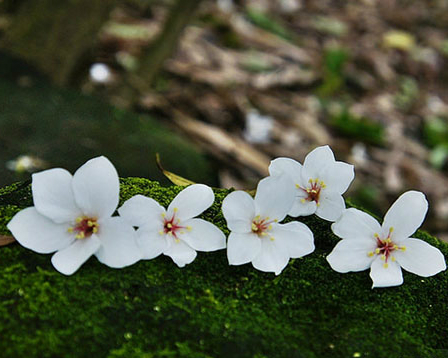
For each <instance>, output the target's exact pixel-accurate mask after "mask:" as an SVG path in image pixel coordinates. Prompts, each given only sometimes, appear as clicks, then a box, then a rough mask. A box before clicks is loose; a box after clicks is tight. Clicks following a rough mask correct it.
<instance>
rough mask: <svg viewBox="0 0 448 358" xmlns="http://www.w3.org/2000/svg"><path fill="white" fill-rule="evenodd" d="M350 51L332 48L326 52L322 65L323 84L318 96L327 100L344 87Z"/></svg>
mask: <svg viewBox="0 0 448 358" xmlns="http://www.w3.org/2000/svg"><path fill="white" fill-rule="evenodd" d="M349 57H350V56H349V52H348V50H346V49H344V48H341V47H332V48H329V49H327V50H326V51H325V53H324V56H323V64H322V67H323V68H322V84H321V85H320V86H319V88H318V89H317V95H318V96H319V97H321V98H326V97H330V96H333V95H335V94H337V93H338V92H339V91H340V90H341V88H342V87H343V86H344V81H345V79H344V66H345V64H346V63H347V61H348V59H349Z"/></svg>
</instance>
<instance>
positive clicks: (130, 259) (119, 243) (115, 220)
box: [95, 217, 141, 268]
mask: <svg viewBox="0 0 448 358" xmlns="http://www.w3.org/2000/svg"><path fill="white" fill-rule="evenodd" d="M98 226H99V227H98V234H97V235H98V238H99V239H100V241H101V247H100V249H99V250H98V251H97V252H96V253H95V255H96V257H97V258H98V260H99V261H100V262H101V263H103V264H105V265H107V266H109V267H113V268H121V267H125V266H129V265H132V264H134V263H136V262H137V261H138V260H140V259H141V251H140V249H139V247H138V246H137V240H136V239H137V237H136V233H135V230H134V229H133V227H132V226H131V225H130V224H129V223H128V222H127V221H126V220H124V219H123V218H120V217H112V218H107V219H104V220H101V221H99V222H98Z"/></svg>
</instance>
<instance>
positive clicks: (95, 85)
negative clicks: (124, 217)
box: [0, 0, 448, 240]
mask: <svg viewBox="0 0 448 358" xmlns="http://www.w3.org/2000/svg"><path fill="white" fill-rule="evenodd" d="M447 63H448V0H419V1H416V0H415V1H413V0H387V1H381V0H344V1H342V0H341V1H330V0H246V1H238V0H202V1H201V0H170V1H169V0H125V1H118V0H72V1H60V0H0V186H4V185H8V184H10V183H12V182H14V181H17V180H25V179H28V178H29V177H30V173H32V172H34V171H40V170H42V169H45V168H50V167H58V166H61V167H64V168H67V169H69V170H71V171H72V172H73V171H74V170H76V168H78V167H79V166H80V165H81V164H83V163H84V162H85V161H86V160H88V159H90V158H92V157H94V156H96V155H100V154H102V155H105V156H107V157H109V158H110V159H111V160H112V162H113V163H114V164H115V165H116V167H117V169H118V172H119V173H120V175H121V176H142V177H147V178H150V179H156V180H160V181H161V182H162V183H163V184H165V185H167V184H168V181H167V180H166V179H165V178H164V177H163V175H162V174H161V172H160V170H158V169H157V166H156V164H155V153H157V152H158V153H160V155H161V160H162V163H163V165H164V167H165V168H166V169H167V170H170V171H172V172H174V173H176V174H179V175H181V176H183V177H186V178H189V179H191V180H194V181H197V182H203V183H207V184H209V185H212V186H220V187H235V188H247V189H251V188H254V187H255V186H256V183H257V181H258V180H259V179H260V178H262V177H263V176H266V175H267V168H268V165H269V161H270V160H271V159H272V158H275V157H279V156H287V157H291V158H295V159H297V160H298V161H300V162H302V161H303V159H304V156H305V155H306V154H307V153H308V152H309V151H310V150H312V149H314V148H315V147H316V146H319V145H324V144H329V145H330V146H331V147H332V149H333V151H334V152H335V155H336V158H337V159H338V160H343V161H346V162H349V163H352V164H354V165H355V166H356V178H355V181H354V182H353V184H352V186H351V188H350V190H349V192H348V193H347V195H346V196H347V197H349V198H350V200H352V202H353V203H355V204H358V205H361V206H363V207H365V208H367V209H368V210H370V211H372V212H374V213H376V214H378V215H380V216H382V215H383V214H384V213H385V211H386V210H387V208H388V207H389V205H390V204H391V203H392V202H393V201H395V199H396V198H397V197H398V195H400V194H401V193H402V192H404V191H405V190H408V189H417V190H421V191H423V192H425V193H426V195H427V196H428V199H429V201H430V216H429V217H428V218H427V220H426V222H425V228H426V229H427V230H428V231H430V232H431V233H432V234H434V235H437V236H439V237H440V238H442V239H445V240H448V220H447V219H448V201H447V198H448V177H447V169H448V164H447V158H448V85H447V83H448V67H447Z"/></svg>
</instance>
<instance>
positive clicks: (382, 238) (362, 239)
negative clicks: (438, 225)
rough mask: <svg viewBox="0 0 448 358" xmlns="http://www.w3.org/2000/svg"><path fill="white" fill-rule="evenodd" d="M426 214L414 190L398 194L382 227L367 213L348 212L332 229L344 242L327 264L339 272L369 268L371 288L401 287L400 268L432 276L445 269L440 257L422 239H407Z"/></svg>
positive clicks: (420, 195) (421, 198) (424, 204)
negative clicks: (371, 281)
mask: <svg viewBox="0 0 448 358" xmlns="http://www.w3.org/2000/svg"><path fill="white" fill-rule="evenodd" d="M427 211H428V202H427V201H426V198H425V196H424V194H423V193H421V192H417V191H408V192H406V193H404V194H403V195H401V196H400V197H399V198H398V199H397V201H395V203H394V204H393V205H392V206H391V207H390V209H389V210H388V212H387V213H386V216H385V217H384V221H383V225H382V226H381V225H380V224H379V223H378V221H376V220H375V219H374V218H373V217H371V216H370V215H369V214H366V213H364V212H362V211H360V210H357V209H354V208H351V209H348V210H346V211H345V212H344V214H343V215H342V216H341V218H340V219H339V220H338V221H337V222H335V223H334V224H333V225H332V227H331V228H332V230H333V232H334V233H335V234H336V235H337V236H339V237H341V238H342V239H343V240H341V241H340V242H339V243H338V244H337V245H336V246H335V247H334V249H333V251H332V252H331V253H330V254H329V255H328V256H327V261H328V262H329V264H330V266H331V267H332V268H333V270H335V271H337V272H341V273H345V272H349V271H363V270H366V269H368V268H369V267H370V277H371V278H372V280H373V286H372V288H373V287H389V286H398V285H401V284H402V283H403V276H402V272H401V268H403V269H405V270H406V271H409V272H412V273H414V274H416V275H419V276H423V277H428V276H433V275H435V274H437V273H439V272H440V271H443V270H445V269H446V263H445V258H444V256H443V254H442V253H441V252H440V250H439V249H437V248H435V247H433V246H431V245H430V244H428V243H427V242H425V241H423V240H419V239H415V238H410V236H411V235H412V234H413V233H414V232H415V231H416V230H417V229H418V228H419V227H420V225H421V224H422V223H423V220H424V218H425V216H426V212H427Z"/></svg>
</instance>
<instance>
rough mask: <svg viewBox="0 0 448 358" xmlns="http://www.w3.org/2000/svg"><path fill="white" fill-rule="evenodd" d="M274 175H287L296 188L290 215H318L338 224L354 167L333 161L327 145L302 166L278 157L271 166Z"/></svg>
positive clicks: (320, 148)
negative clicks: (344, 195)
mask: <svg viewBox="0 0 448 358" xmlns="http://www.w3.org/2000/svg"><path fill="white" fill-rule="evenodd" d="M269 173H270V175H271V176H277V175H281V174H286V175H288V176H289V177H290V178H291V180H292V182H291V185H292V186H293V188H294V189H295V192H294V196H295V200H294V203H293V206H292V207H291V210H290V211H289V212H288V214H289V215H290V216H293V217H297V216H306V215H311V214H316V215H317V216H319V217H320V218H322V219H325V220H328V221H336V220H337V219H338V218H339V217H340V216H341V214H342V212H343V211H344V209H345V202H344V198H343V197H342V194H343V193H345V191H346V190H347V188H348V187H349V185H350V183H351V182H352V181H353V179H354V177H355V173H354V167H353V165H351V164H347V163H344V162H338V161H336V160H335V159H334V155H333V152H332V150H331V149H330V147H329V146H328V145H325V146H322V147H317V148H316V149H314V150H313V151H311V152H310V153H309V154H308V155H307V156H306V157H305V161H304V163H303V165H302V164H300V163H298V162H297V161H295V160H294V159H290V158H277V159H275V160H273V161H272V162H271V165H270V166H269Z"/></svg>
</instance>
